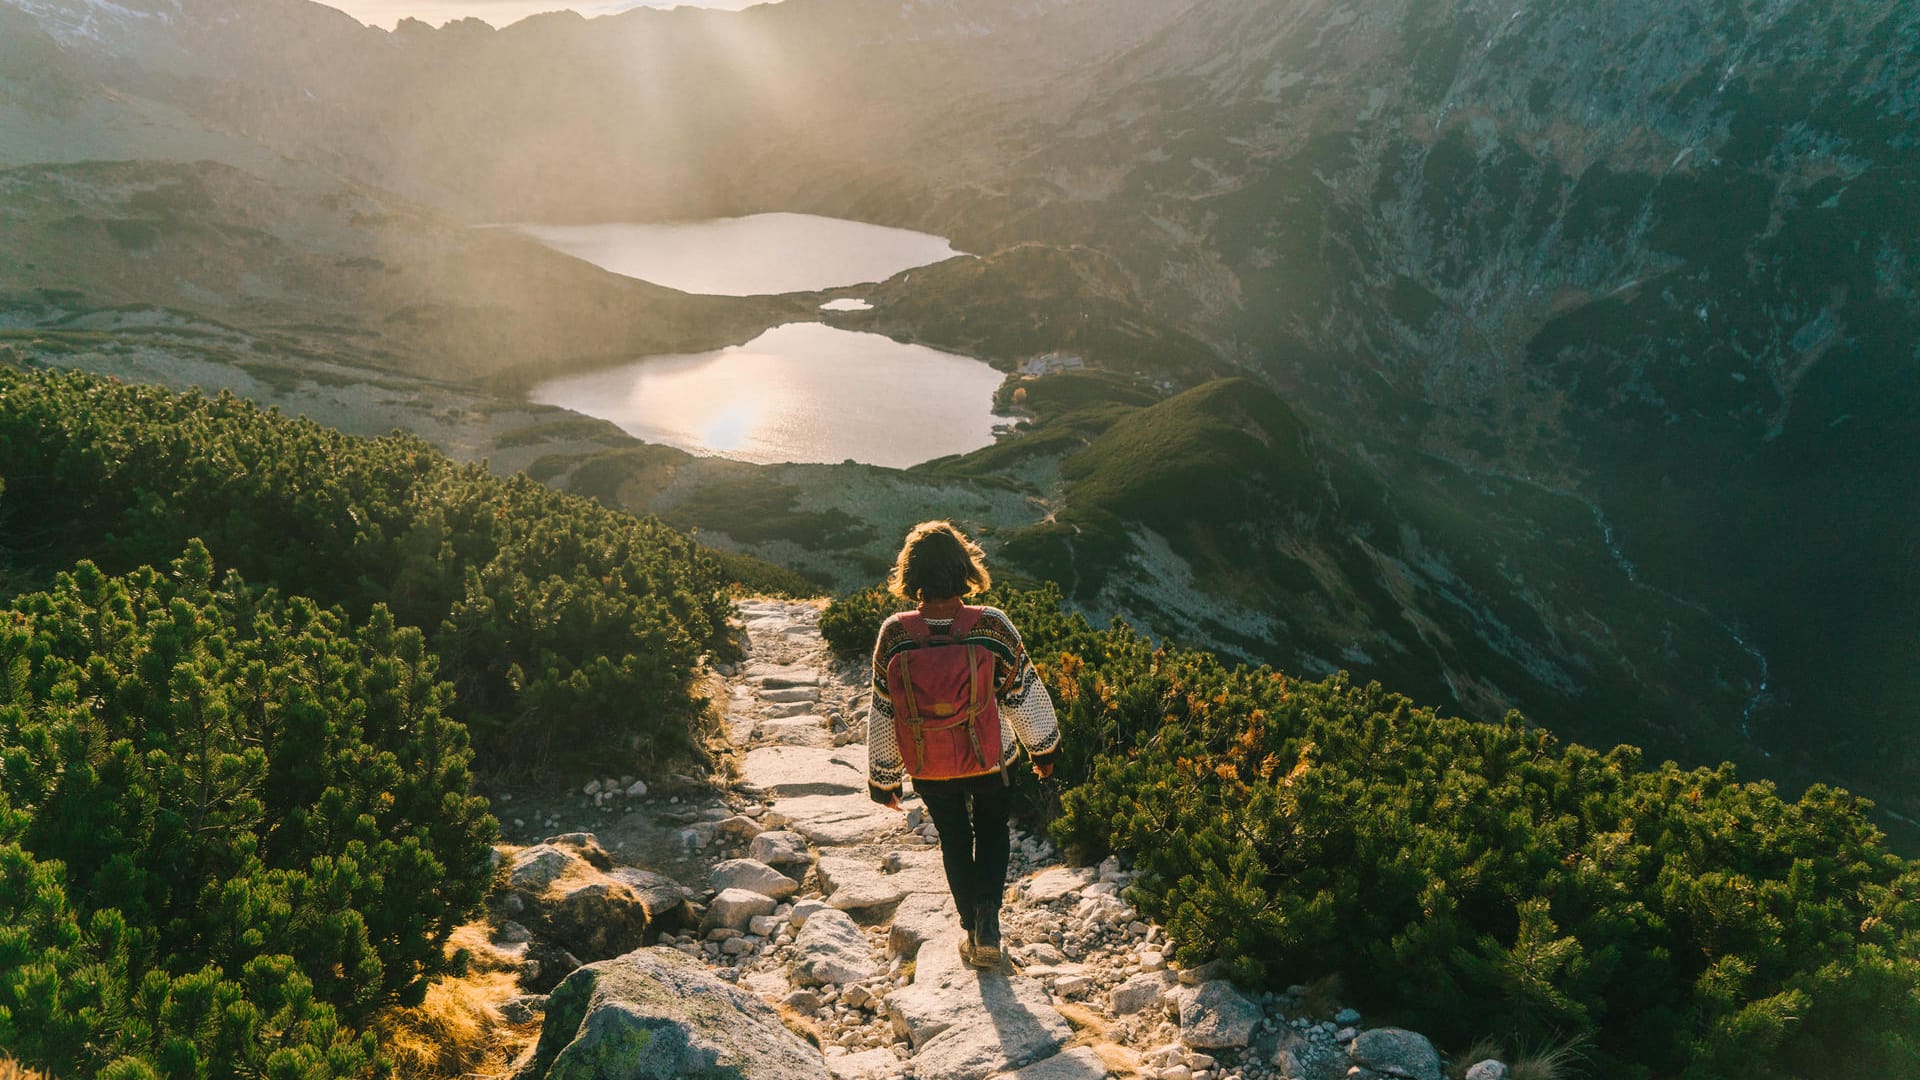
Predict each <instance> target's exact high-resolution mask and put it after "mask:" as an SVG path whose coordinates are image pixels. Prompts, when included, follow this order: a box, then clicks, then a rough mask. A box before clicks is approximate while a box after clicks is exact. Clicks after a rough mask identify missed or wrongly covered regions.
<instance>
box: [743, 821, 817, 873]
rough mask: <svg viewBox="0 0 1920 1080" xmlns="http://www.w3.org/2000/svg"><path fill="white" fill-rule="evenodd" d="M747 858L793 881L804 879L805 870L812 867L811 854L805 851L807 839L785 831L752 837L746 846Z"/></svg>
mask: <svg viewBox="0 0 1920 1080" xmlns="http://www.w3.org/2000/svg"><path fill="white" fill-rule="evenodd" d="M747 857H748V858H751V859H758V860H760V861H761V862H763V863H766V864H767V865H768V866H771V867H773V868H774V869H775V870H778V871H780V872H781V873H783V874H786V875H787V876H788V877H791V878H795V879H799V878H804V877H806V876H807V868H808V867H810V866H812V865H813V852H812V851H810V850H808V849H807V838H806V837H804V836H801V835H800V834H799V833H797V832H789V831H787V830H785V829H770V830H768V831H766V832H763V833H761V834H760V835H758V836H756V837H754V838H753V839H752V840H751V841H750V842H748V844H747ZM796 870H797V871H798V872H797V873H796V872H795V871H796Z"/></svg>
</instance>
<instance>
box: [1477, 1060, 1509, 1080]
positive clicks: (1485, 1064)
mask: <svg viewBox="0 0 1920 1080" xmlns="http://www.w3.org/2000/svg"><path fill="white" fill-rule="evenodd" d="M1511 1071H1512V1070H1510V1069H1508V1068H1507V1065H1506V1062H1503V1061H1496V1060H1495V1059H1493V1058H1488V1059H1486V1060H1485V1061H1476V1062H1474V1063H1473V1065H1472V1067H1470V1068H1468V1069H1467V1080H1507V1074H1508V1073H1509V1072H1511Z"/></svg>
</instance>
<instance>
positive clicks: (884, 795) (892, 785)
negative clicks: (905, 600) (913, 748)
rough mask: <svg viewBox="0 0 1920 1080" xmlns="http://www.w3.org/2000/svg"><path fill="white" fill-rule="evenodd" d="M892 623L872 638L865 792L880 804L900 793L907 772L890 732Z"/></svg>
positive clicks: (891, 706) (891, 724)
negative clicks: (888, 678)
mask: <svg viewBox="0 0 1920 1080" xmlns="http://www.w3.org/2000/svg"><path fill="white" fill-rule="evenodd" d="M894 625H895V624H894V621H893V620H892V619H888V620H887V621H886V622H885V623H884V624H882V625H881V627H880V634H879V636H878V637H877V638H875V640H874V643H873V672H872V675H873V677H872V682H873V693H872V694H871V695H869V696H870V698H871V702H870V704H869V705H868V706H867V794H869V795H870V796H872V798H873V800H874V801H875V802H881V803H884V802H886V801H888V799H889V798H891V797H892V796H895V795H898V794H899V793H900V785H901V783H902V782H903V781H904V780H905V778H906V774H907V769H906V763H905V762H903V761H902V760H901V759H900V743H899V741H898V740H897V739H896V738H895V736H894V733H893V698H892V697H891V696H890V695H889V693H888V691H887V642H888V637H889V636H890V635H889V631H891V630H893V628H894Z"/></svg>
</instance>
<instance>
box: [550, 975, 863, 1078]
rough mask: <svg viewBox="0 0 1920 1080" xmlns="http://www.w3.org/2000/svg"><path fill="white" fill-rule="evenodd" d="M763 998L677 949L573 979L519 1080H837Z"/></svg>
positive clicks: (560, 993)
mask: <svg viewBox="0 0 1920 1080" xmlns="http://www.w3.org/2000/svg"><path fill="white" fill-rule="evenodd" d="M831 1076H832V1074H831V1073H830V1072H829V1071H828V1069H827V1064H826V1061H825V1060H824V1059H823V1058H822V1057H821V1056H820V1052H819V1051H817V1050H815V1049H814V1048H813V1047H811V1046H809V1045H807V1044H806V1043H805V1042H803V1041H801V1039H800V1038H799V1036H797V1035H795V1034H793V1033H792V1032H791V1031H788V1030H787V1028H786V1026H785V1025H784V1024H782V1023H781V1022H780V1017H779V1015H778V1014H777V1013H775V1012H774V1010H773V1008H772V1007H771V1006H769V1005H768V1004H767V1003H766V1002H764V1001H761V1000H760V999H759V998H758V997H756V996H754V995H753V994H751V993H748V992H746V991H744V990H741V989H739V988H738V987H735V986H731V985H729V984H727V983H725V982H723V981H721V980H719V979H717V978H715V977H713V976H712V975H711V974H708V972H707V971H706V969H705V968H704V967H703V966H702V965H701V964H700V963H699V962H697V961H695V960H693V959H690V958H688V957H686V956H683V955H681V954H680V953H678V952H675V951H673V950H671V949H662V948H656V949H640V950H637V951H634V952H631V953H628V954H626V955H625V956H622V957H619V958H618V959H614V960H606V961H602V962H600V963H597V964H589V965H587V966H586V967H583V968H581V969H579V970H578V971H575V972H574V973H573V974H572V975H569V976H568V977H567V979H566V981H565V982H563V983H561V984H560V986H559V987H558V988H557V989H556V990H554V992H553V994H552V995H551V996H550V997H549V998H548V1001H547V1009H546V1022H545V1024H544V1025H543V1027H542V1029H541V1032H540V1042H539V1043H538V1045H537V1046H535V1048H534V1051H533V1053H532V1055H531V1056H530V1057H529V1058H528V1059H527V1061H526V1064H525V1065H523V1066H522V1067H521V1068H520V1070H519V1072H518V1073H517V1074H516V1080H721V1078H723V1077H724V1078H731V1080H831Z"/></svg>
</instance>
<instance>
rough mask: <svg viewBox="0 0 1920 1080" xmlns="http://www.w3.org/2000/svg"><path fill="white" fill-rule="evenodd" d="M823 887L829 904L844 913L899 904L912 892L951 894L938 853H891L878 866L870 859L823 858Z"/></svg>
mask: <svg viewBox="0 0 1920 1080" xmlns="http://www.w3.org/2000/svg"><path fill="white" fill-rule="evenodd" d="M819 873H820V887H821V889H822V890H823V891H825V892H826V894H827V903H828V904H830V905H832V906H833V907H837V908H839V909H841V910H842V911H866V910H870V909H873V908H882V907H887V906H890V905H893V904H897V903H899V902H900V901H901V900H903V899H905V898H906V897H907V896H908V895H909V894H912V893H933V894H936V895H944V894H945V893H946V892H947V873H946V870H945V868H944V867H943V866H942V865H941V862H940V853H939V852H938V851H930V850H925V849H922V850H918V851H894V852H889V853H888V854H887V855H886V856H885V857H884V858H883V859H882V860H881V862H880V864H879V865H878V866H876V865H874V864H873V862H872V861H870V860H866V859H851V858H845V857H842V856H834V855H822V856H821V857H820V864H819Z"/></svg>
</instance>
